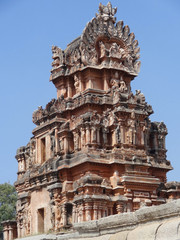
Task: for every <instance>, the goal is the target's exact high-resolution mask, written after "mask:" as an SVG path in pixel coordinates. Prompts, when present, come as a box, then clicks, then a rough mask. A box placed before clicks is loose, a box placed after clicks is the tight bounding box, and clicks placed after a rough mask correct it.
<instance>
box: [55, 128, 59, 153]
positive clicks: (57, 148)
mask: <svg viewBox="0 0 180 240" xmlns="http://www.w3.org/2000/svg"><path fill="white" fill-rule="evenodd" d="M55 142H56V146H55V148H56V149H55V153H56V154H57V153H59V152H60V147H59V139H58V129H57V128H56V129H55Z"/></svg>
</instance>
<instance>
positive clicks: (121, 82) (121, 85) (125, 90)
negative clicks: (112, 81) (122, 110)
mask: <svg viewBox="0 0 180 240" xmlns="http://www.w3.org/2000/svg"><path fill="white" fill-rule="evenodd" d="M119 91H120V92H121V93H125V92H127V87H126V83H125V82H124V81H123V80H121V81H120V87H119Z"/></svg>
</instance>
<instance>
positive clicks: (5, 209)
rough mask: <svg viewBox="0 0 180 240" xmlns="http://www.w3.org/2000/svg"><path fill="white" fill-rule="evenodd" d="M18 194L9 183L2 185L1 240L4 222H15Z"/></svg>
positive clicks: (0, 202)
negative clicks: (2, 223)
mask: <svg viewBox="0 0 180 240" xmlns="http://www.w3.org/2000/svg"><path fill="white" fill-rule="evenodd" d="M16 201H17V194H16V190H15V187H14V186H12V185H11V184H9V183H4V184H0V239H1V238H2V225H1V222H2V221H6V220H15V216H16Z"/></svg>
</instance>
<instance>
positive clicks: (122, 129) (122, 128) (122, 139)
mask: <svg viewBox="0 0 180 240" xmlns="http://www.w3.org/2000/svg"><path fill="white" fill-rule="evenodd" d="M120 132H121V143H124V127H123V126H120Z"/></svg>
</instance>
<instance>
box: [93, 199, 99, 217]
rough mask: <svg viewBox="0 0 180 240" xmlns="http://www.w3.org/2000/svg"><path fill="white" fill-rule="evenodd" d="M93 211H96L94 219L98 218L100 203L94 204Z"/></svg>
mask: <svg viewBox="0 0 180 240" xmlns="http://www.w3.org/2000/svg"><path fill="white" fill-rule="evenodd" d="M93 211H94V214H93V216H94V217H93V220H97V219H98V205H97V204H96V203H95V204H94V206H93Z"/></svg>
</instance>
